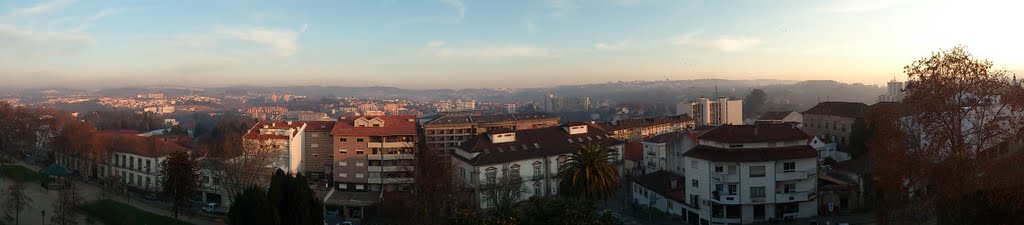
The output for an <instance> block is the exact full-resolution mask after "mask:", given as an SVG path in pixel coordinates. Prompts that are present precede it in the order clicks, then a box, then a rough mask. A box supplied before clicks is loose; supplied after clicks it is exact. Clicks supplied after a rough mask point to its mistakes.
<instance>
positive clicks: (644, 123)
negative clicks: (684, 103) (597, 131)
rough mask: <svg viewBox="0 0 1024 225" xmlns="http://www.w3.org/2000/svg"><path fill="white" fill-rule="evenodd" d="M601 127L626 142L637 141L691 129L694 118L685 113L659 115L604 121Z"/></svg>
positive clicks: (599, 125) (599, 124)
mask: <svg viewBox="0 0 1024 225" xmlns="http://www.w3.org/2000/svg"><path fill="white" fill-rule="evenodd" d="M596 125H597V126H598V127H599V128H601V129H604V130H605V131H608V132H610V133H612V137H614V138H616V139H619V140H623V141H626V142H637V141H640V140H643V139H647V138H650V137H654V136H657V135H660V134H665V133H671V132H676V131H679V130H687V129H691V128H693V126H694V120H693V118H690V117H689V116H687V115H685V114H683V115H676V116H657V117H649V118H634V119H623V120H615V121H611V122H602V123H597V124H596Z"/></svg>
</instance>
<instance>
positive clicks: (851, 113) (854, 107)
mask: <svg viewBox="0 0 1024 225" xmlns="http://www.w3.org/2000/svg"><path fill="white" fill-rule="evenodd" d="M867 110H868V105H865V104H864V103H860V102H822V103H818V105H815V106H814V107H811V108H810V109H808V110H807V111H804V112H803V113H802V114H803V117H804V126H803V130H804V132H807V133H808V134H810V135H814V136H817V137H822V139H824V140H832V138H833V137H834V138H835V139H834V140H835V142H836V143H837V145H838V146H839V147H840V148H842V147H848V146H850V133H852V132H853V123H854V122H855V121H857V120H858V119H864V113H865V112H867Z"/></svg>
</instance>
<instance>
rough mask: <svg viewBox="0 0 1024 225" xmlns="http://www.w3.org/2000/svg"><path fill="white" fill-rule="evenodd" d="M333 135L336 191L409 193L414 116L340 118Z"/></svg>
mask: <svg viewBox="0 0 1024 225" xmlns="http://www.w3.org/2000/svg"><path fill="white" fill-rule="evenodd" d="M331 135H333V140H332V141H333V142H334V144H333V148H334V149H333V150H334V162H333V167H334V175H333V176H332V177H333V178H332V180H333V184H334V187H335V190H336V191H345V192H370V191H374V192H380V191H409V190H411V188H412V183H413V182H414V180H413V167H412V166H413V160H414V159H415V158H414V155H413V154H414V153H415V147H416V141H417V139H416V136H417V135H416V117H415V116H412V115H387V116H358V117H341V118H340V119H339V120H338V122H337V123H336V124H335V125H334V129H333V130H332V131H331Z"/></svg>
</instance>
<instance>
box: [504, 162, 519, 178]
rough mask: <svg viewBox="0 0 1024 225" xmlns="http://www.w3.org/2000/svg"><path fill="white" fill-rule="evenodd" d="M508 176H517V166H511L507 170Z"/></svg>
mask: <svg viewBox="0 0 1024 225" xmlns="http://www.w3.org/2000/svg"><path fill="white" fill-rule="evenodd" d="M509 174H511V175H515V176H519V164H512V167H511V168H509ZM506 176H508V175H506Z"/></svg>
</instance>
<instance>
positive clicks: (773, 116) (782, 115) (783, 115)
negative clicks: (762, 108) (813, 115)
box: [757, 111, 795, 120]
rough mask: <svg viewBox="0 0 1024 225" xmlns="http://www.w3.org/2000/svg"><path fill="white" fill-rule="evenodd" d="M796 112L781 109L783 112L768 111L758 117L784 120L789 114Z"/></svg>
mask: <svg viewBox="0 0 1024 225" xmlns="http://www.w3.org/2000/svg"><path fill="white" fill-rule="evenodd" d="M792 113H795V112H793V111H781V112H766V113H764V114H762V115H761V117H758V118H757V120H783V119H786V117H787V116H789V114H792Z"/></svg>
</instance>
